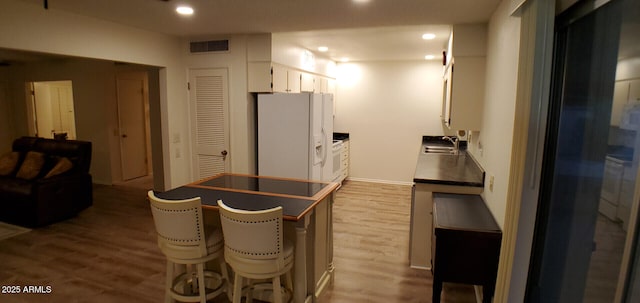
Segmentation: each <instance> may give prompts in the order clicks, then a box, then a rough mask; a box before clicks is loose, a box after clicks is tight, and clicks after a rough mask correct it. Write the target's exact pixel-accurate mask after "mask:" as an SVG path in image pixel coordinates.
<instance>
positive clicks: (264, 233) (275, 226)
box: [218, 200, 293, 303]
mask: <svg viewBox="0 0 640 303" xmlns="http://www.w3.org/2000/svg"><path fill="white" fill-rule="evenodd" d="M218 206H219V207H220V209H219V211H220V222H221V224H222V232H223V234H224V246H225V253H224V255H225V260H226V261H227V263H228V264H229V265H230V266H231V268H232V269H233V271H234V272H235V278H234V284H233V285H234V290H233V302H234V303H239V302H240V298H241V296H242V293H241V290H242V285H243V278H248V279H271V280H272V287H273V302H277V303H282V302H283V301H282V292H281V285H280V276H282V275H285V279H286V284H287V288H289V290H292V289H293V286H292V281H291V268H292V267H293V244H292V243H290V242H289V241H285V240H284V237H283V225H282V207H281V206H278V207H275V208H272V209H267V210H260V211H246V210H240V209H235V208H231V207H229V206H227V205H226V204H224V202H222V200H218ZM250 285H253V284H252V283H250ZM251 298H252V289H249V293H248V295H247V302H250V301H251Z"/></svg>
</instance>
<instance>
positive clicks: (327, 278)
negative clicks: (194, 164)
mask: <svg viewBox="0 0 640 303" xmlns="http://www.w3.org/2000/svg"><path fill="white" fill-rule="evenodd" d="M337 187H338V184H337V183H327V182H316V181H308V180H298V179H286V178H275V177H266V176H252V175H241V174H226V173H225V174H219V175H216V176H213V177H211V178H207V179H203V180H200V181H197V182H194V183H191V184H188V185H185V186H181V187H178V188H175V189H172V190H169V191H166V192H162V193H157V194H156V195H157V196H158V197H160V198H162V199H169V200H171V199H174V200H175V199H187V198H193V197H200V198H201V200H202V207H203V208H204V209H210V210H215V211H217V209H218V206H217V201H218V199H221V200H223V201H224V202H225V204H227V205H229V206H231V207H233V208H238V209H245V210H261V209H268V208H272V207H276V206H282V207H283V220H285V228H286V229H285V237H288V238H289V239H291V240H292V241H294V242H295V256H294V258H295V259H294V272H293V278H294V294H293V302H297V303H302V302H312V301H315V300H316V299H317V298H318V297H319V296H320V295H321V294H322V292H323V291H324V289H325V288H326V287H327V286H328V285H330V284H332V283H333V271H334V268H333V225H332V209H333V199H334V193H335V191H336V189H337ZM216 219H217V220H215V221H214V222H213V223H215V224H220V222H219V218H218V217H217V216H216Z"/></svg>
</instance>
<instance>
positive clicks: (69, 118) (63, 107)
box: [27, 80, 76, 140]
mask: <svg viewBox="0 0 640 303" xmlns="http://www.w3.org/2000/svg"><path fill="white" fill-rule="evenodd" d="M27 94H28V95H29V96H28V98H27V103H28V104H27V110H28V112H29V117H30V118H31V119H30V120H31V121H29V135H31V136H37V137H43V138H51V139H70V140H73V139H75V138H76V123H75V111H74V107H73V84H72V82H71V81H68V80H65V81H45V82H29V83H27Z"/></svg>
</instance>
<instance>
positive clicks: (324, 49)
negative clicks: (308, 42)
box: [318, 46, 329, 53]
mask: <svg viewBox="0 0 640 303" xmlns="http://www.w3.org/2000/svg"><path fill="white" fill-rule="evenodd" d="M328 50H329V48H328V47H326V46H319V47H318V51H320V52H323V53H324V52H326V51H328Z"/></svg>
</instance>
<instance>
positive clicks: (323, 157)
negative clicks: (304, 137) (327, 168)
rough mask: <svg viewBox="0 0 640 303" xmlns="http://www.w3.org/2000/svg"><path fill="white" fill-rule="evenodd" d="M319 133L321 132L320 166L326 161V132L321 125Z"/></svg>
mask: <svg viewBox="0 0 640 303" xmlns="http://www.w3.org/2000/svg"><path fill="white" fill-rule="evenodd" d="M320 133H321V134H322V147H321V148H322V161H321V166H322V167H324V164H325V163H326V162H327V132H326V131H325V130H324V127H322V130H321V131H320Z"/></svg>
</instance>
